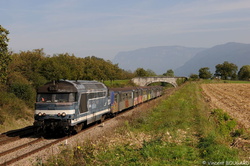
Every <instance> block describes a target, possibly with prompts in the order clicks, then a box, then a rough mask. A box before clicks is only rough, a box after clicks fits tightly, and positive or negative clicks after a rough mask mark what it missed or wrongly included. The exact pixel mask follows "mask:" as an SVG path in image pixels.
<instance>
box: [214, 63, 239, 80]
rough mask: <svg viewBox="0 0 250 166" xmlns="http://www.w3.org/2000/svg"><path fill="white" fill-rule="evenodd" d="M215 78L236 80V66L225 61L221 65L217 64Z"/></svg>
mask: <svg viewBox="0 0 250 166" xmlns="http://www.w3.org/2000/svg"><path fill="white" fill-rule="evenodd" d="M215 68H216V71H215V74H214V75H215V76H219V77H221V79H224V80H227V79H229V78H231V79H232V80H233V79H236V78H237V74H236V73H237V70H238V66H236V65H235V64H233V63H229V62H227V61H225V62H224V63H223V64H218V65H216V66H215Z"/></svg>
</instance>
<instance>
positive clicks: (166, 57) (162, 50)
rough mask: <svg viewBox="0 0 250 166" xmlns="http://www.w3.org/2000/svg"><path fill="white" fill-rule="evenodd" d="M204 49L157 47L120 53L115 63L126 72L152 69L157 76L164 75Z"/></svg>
mask: <svg viewBox="0 0 250 166" xmlns="http://www.w3.org/2000/svg"><path fill="white" fill-rule="evenodd" d="M203 50H204V48H189V47H182V46H156V47H148V48H141V49H137V50H133V51H123V52H119V53H118V54H117V55H116V56H115V58H114V60H113V63H118V64H119V67H120V68H122V69H125V70H131V71H135V70H136V69H137V68H139V67H142V68H144V69H145V70H147V69H151V70H153V71H154V72H156V73H157V74H163V73H165V72H166V71H167V70H169V69H173V70H175V69H177V68H179V67H181V66H182V65H183V64H184V63H185V62H187V61H188V60H190V59H191V58H192V57H193V56H195V55H196V53H198V52H200V51H203Z"/></svg>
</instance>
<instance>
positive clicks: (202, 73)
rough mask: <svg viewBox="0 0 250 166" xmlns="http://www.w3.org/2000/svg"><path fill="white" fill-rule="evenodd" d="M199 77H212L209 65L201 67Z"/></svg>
mask: <svg viewBox="0 0 250 166" xmlns="http://www.w3.org/2000/svg"><path fill="white" fill-rule="evenodd" d="M199 77H200V78H202V79H209V78H211V77H212V73H211V72H210V71H209V68H208V67H203V68H200V70H199Z"/></svg>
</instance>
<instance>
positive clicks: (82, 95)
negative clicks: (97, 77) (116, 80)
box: [34, 80, 110, 133]
mask: <svg viewBox="0 0 250 166" xmlns="http://www.w3.org/2000/svg"><path fill="white" fill-rule="evenodd" d="M109 105H110V103H109V99H108V89H107V87H106V86H105V85H104V84H102V83H100V82H97V81H69V80H65V81H58V82H55V81H54V82H50V83H47V84H45V85H44V86H42V87H40V88H38V90H37V100H36V103H35V121H34V126H37V127H38V128H39V129H41V130H43V131H45V132H50V131H57V132H62V133H72V132H78V131H80V130H81V129H82V127H83V126H84V125H88V124H90V123H92V122H95V121H101V120H104V118H105V116H106V115H107V114H108V113H109V112H110V108H109Z"/></svg>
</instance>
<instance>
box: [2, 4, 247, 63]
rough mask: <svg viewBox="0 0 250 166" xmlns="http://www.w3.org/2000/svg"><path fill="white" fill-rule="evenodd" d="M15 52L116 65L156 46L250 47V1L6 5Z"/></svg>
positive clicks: (6, 20)
mask: <svg viewBox="0 0 250 166" xmlns="http://www.w3.org/2000/svg"><path fill="white" fill-rule="evenodd" d="M0 25H2V26H3V27H4V28H5V29H7V30H9V32H10V34H9V35H8V38H9V39H10V41H9V43H8V44H9V49H10V50H12V51H14V52H17V53H18V52H20V51H28V50H30V51H31V50H33V49H40V48H43V49H44V52H45V53H46V54H47V55H54V54H61V53H69V54H74V55H75V56H77V57H86V56H96V57H99V58H103V59H105V60H112V59H113V58H114V56H115V55H116V54H117V53H118V52H120V51H130V50H135V49H139V48H146V47H152V46H172V45H179V46H186V47H206V48H210V47H213V46H215V45H218V44H224V43H227V42H239V43H247V44H250V0H0Z"/></svg>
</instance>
